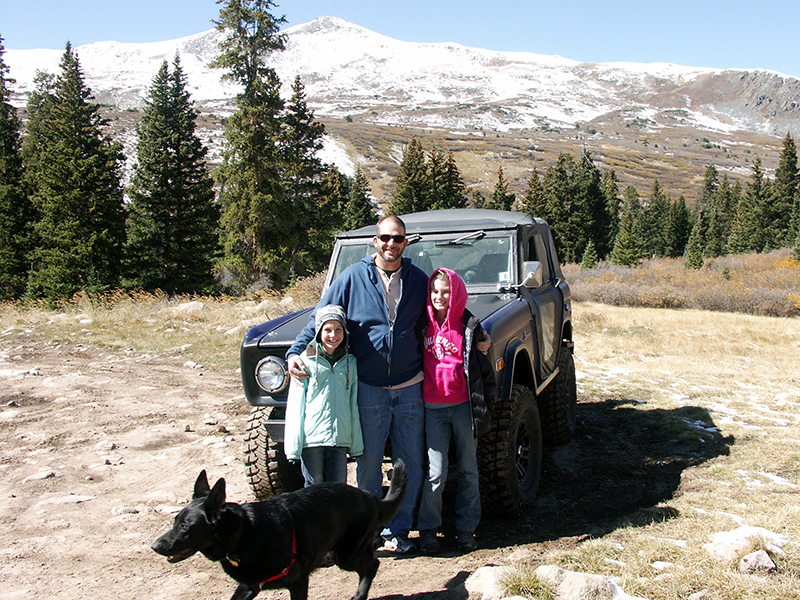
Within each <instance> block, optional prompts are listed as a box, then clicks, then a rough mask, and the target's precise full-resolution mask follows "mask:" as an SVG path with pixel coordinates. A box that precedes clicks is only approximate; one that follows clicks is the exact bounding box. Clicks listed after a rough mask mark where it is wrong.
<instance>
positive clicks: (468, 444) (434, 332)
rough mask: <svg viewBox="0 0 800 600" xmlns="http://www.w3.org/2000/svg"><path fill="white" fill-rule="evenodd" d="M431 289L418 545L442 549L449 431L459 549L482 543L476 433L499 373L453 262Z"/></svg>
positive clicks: (428, 549)
mask: <svg viewBox="0 0 800 600" xmlns="http://www.w3.org/2000/svg"><path fill="white" fill-rule="evenodd" d="M428 289H429V291H430V293H429V295H428V306H427V310H428V324H427V328H426V329H425V334H424V336H422V337H423V365H424V369H425V379H424V381H423V382H422V399H423V401H424V403H425V436H426V440H427V445H428V464H429V470H428V479H427V481H426V482H425V484H424V485H423V490H422V500H421V501H420V509H419V516H418V524H419V530H420V550H421V551H422V552H423V553H426V554H431V553H434V552H438V551H439V549H440V547H439V541H438V539H437V535H436V533H437V532H436V530H437V528H438V527H439V526H441V524H442V492H443V491H444V485H445V481H446V480H447V467H448V449H449V447H450V440H451V439H452V440H453V441H454V442H455V451H456V464H457V468H458V471H459V480H458V489H457V492H456V531H457V533H456V541H457V543H458V547H459V549H460V550H461V551H462V552H471V551H472V550H475V549H476V548H477V547H478V546H477V542H476V540H475V529H476V528H477V526H478V523H479V522H480V518H481V500H480V492H479V489H478V459H477V448H478V440H477V437H478V435H479V434H481V433H484V432H485V430H486V429H488V427H489V412H490V408H491V405H492V403H493V401H494V396H495V391H496V380H495V373H494V370H493V369H492V366H491V363H490V362H489V359H488V358H487V357H486V356H485V355H484V354H483V353H482V352H480V351H478V349H477V342H478V340H480V339H481V338H482V336H483V329H482V327H481V324H480V321H479V320H478V319H477V318H475V317H474V316H473V315H472V313H470V312H469V311H468V310H467V309H466V306H467V289H466V286H465V285H464V282H463V281H462V279H461V278H460V277H459V276H458V275H457V274H456V273H455V272H454V271H452V270H450V269H437V270H436V271H434V272H433V274H432V275H431V276H430V279H429V280H428Z"/></svg>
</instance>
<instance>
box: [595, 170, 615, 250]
mask: <svg viewBox="0 0 800 600" xmlns="http://www.w3.org/2000/svg"><path fill="white" fill-rule="evenodd" d="M600 189H601V191H602V193H603V198H605V203H606V215H607V217H606V218H607V222H606V229H607V230H608V238H609V239H611V240H613V239H615V238H616V236H617V228H618V227H619V210H620V197H619V180H618V179H617V172H616V171H615V170H614V169H611V170H609V171H606V172H605V173H603V175H602V178H601V182H600Z"/></svg>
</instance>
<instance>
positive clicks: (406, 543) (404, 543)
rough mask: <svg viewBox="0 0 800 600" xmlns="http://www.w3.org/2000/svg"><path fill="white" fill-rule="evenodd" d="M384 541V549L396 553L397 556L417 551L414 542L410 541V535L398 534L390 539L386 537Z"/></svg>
mask: <svg viewBox="0 0 800 600" xmlns="http://www.w3.org/2000/svg"><path fill="white" fill-rule="evenodd" d="M383 540H384V542H383V549H384V550H388V551H389V552H394V553H395V554H408V553H410V552H414V551H415V550H416V549H417V547H416V546H415V545H414V542H412V541H411V540H410V539H408V535H406V534H405V533H398V534H397V535H395V536H392V537H388V538H387V537H384V538H383Z"/></svg>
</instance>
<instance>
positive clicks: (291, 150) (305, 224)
mask: <svg viewBox="0 0 800 600" xmlns="http://www.w3.org/2000/svg"><path fill="white" fill-rule="evenodd" d="M324 135H325V126H324V125H323V124H322V123H320V122H319V121H317V120H316V119H315V118H314V113H313V112H312V111H311V110H310V109H309V108H308V104H307V103H306V94H305V88H304V86H303V83H302V81H301V80H300V77H299V76H297V77H295V80H294V83H293V84H292V97H291V99H290V100H289V103H288V104H287V106H286V114H285V116H284V118H283V136H282V140H281V163H282V171H283V177H282V179H283V182H284V184H283V186H284V195H285V199H286V203H287V206H288V210H289V211H290V216H291V217H293V218H291V219H286V221H287V225H286V229H285V231H284V235H285V236H286V240H287V242H288V247H289V253H288V255H287V256H286V260H287V261H288V268H289V272H290V274H291V275H290V276H291V277H295V276H297V275H300V276H304V275H309V274H311V273H316V272H319V271H321V270H322V269H324V268H325V266H326V265H327V263H328V259H329V258H330V253H331V250H332V248H333V234H334V233H335V232H336V231H335V225H336V221H337V219H336V218H335V216H334V214H332V213H331V212H330V211H329V208H330V204H329V203H328V202H327V201H326V198H325V175H326V173H327V167H326V166H325V165H324V164H323V163H322V160H321V159H320V158H319V156H318V154H319V151H320V150H321V149H322V145H323V137H324Z"/></svg>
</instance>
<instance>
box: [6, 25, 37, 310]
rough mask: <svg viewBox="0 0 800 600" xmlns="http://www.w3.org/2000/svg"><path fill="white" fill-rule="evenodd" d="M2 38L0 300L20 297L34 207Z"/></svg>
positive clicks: (26, 269)
mask: <svg viewBox="0 0 800 600" xmlns="http://www.w3.org/2000/svg"><path fill="white" fill-rule="evenodd" d="M4 54H5V48H4V46H3V38H2V37H0V300H8V299H11V298H20V297H21V296H22V295H23V294H24V293H25V287H26V282H27V276H28V257H27V255H28V252H29V251H30V250H31V248H32V239H31V234H30V230H31V225H32V221H33V208H32V207H31V205H30V201H29V200H28V194H27V191H26V189H25V186H24V171H23V164H22V142H21V138H20V129H21V123H20V120H19V117H18V116H17V111H16V109H15V108H14V107H13V106H12V105H11V104H10V103H9V99H10V97H11V90H10V89H9V87H8V86H9V84H13V83H15V82H14V80H13V79H11V78H9V77H8V76H7V75H8V71H9V68H8V66H6V63H5V60H4V59H3V55H4Z"/></svg>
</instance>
